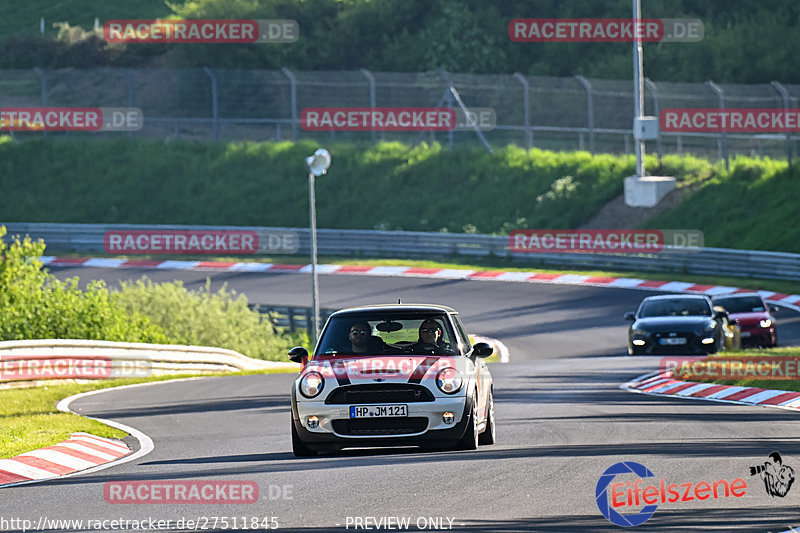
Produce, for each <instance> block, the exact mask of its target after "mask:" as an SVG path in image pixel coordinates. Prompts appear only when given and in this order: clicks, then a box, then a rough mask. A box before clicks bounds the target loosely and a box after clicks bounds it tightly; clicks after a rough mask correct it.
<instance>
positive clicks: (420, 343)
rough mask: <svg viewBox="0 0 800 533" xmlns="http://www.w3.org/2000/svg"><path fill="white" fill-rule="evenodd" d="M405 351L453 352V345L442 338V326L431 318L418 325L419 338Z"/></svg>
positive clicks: (438, 353) (437, 353) (434, 353)
mask: <svg viewBox="0 0 800 533" xmlns="http://www.w3.org/2000/svg"><path fill="white" fill-rule="evenodd" d="M406 351H409V352H411V353H430V354H433V355H444V354H448V355H450V354H453V353H455V352H454V351H453V347H452V346H450V344H449V343H447V342H444V340H443V339H442V326H441V325H439V323H438V322H436V321H435V320H433V319H432V318H428V319H425V320H423V322H422V324H420V326H419V339H418V340H417V342H415V343H414V344H412V345H411V346H409V347H408V348H407V349H406Z"/></svg>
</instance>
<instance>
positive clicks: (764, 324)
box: [758, 318, 772, 328]
mask: <svg viewBox="0 0 800 533" xmlns="http://www.w3.org/2000/svg"><path fill="white" fill-rule="evenodd" d="M758 325H759V326H761V327H762V328H768V327H770V326H771V325H772V320H770V319H769V318H765V319H764V320H762V321H761V322H759V323H758Z"/></svg>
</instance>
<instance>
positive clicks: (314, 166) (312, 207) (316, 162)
mask: <svg viewBox="0 0 800 533" xmlns="http://www.w3.org/2000/svg"><path fill="white" fill-rule="evenodd" d="M306 164H307V165H308V210H309V216H310V218H311V306H312V307H313V308H314V310H313V313H314V318H313V320H312V322H313V324H312V331H313V336H312V338H311V348H312V349H313V348H314V346H316V345H317V336H318V335H319V280H318V279H317V205H316V200H315V196H314V178H316V177H319V176H322V175H323V174H325V173H326V172H327V171H328V167H330V166H331V154H330V153H328V151H327V150H325V149H324V148H320V149H319V150H317V151H316V152H314V154H313V155H311V156H310V157H307V158H306Z"/></svg>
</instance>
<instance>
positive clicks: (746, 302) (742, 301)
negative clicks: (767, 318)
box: [714, 296, 766, 313]
mask: <svg viewBox="0 0 800 533" xmlns="http://www.w3.org/2000/svg"><path fill="white" fill-rule="evenodd" d="M714 305H721V306H722V307H724V308H725V310H726V311H727V312H729V313H760V312H764V311H766V309H765V308H764V302H763V301H761V298H760V297H758V296H743V297H740V298H715V299H714Z"/></svg>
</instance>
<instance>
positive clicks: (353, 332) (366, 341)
mask: <svg viewBox="0 0 800 533" xmlns="http://www.w3.org/2000/svg"><path fill="white" fill-rule="evenodd" d="M349 338H350V344H351V346H352V353H379V352H382V351H383V350H385V349H386V343H385V342H383V339H381V338H380V337H376V336H374V335H372V328H371V327H370V325H369V324H368V323H367V322H356V323H355V324H353V325H352V326H350V334H349Z"/></svg>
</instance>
